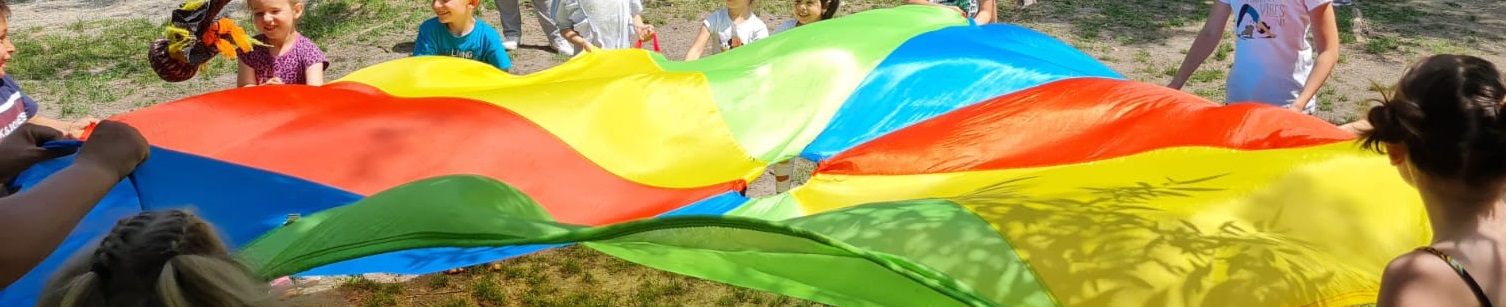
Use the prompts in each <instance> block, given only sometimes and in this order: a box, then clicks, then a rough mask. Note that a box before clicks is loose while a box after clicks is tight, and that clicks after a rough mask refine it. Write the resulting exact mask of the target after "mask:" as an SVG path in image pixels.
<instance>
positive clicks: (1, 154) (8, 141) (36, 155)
mask: <svg viewBox="0 0 1506 307" xmlns="http://www.w3.org/2000/svg"><path fill="white" fill-rule="evenodd" d="M61 139H63V132H62V131H58V130H57V129H53V128H50V127H46V126H41V125H35V124H23V125H21V127H20V128H18V129H16V132H14V133H11V134H10V135H8V136H6V137H5V139H3V140H0V183H5V184H6V185H9V184H10V182H11V181H13V180H16V177H17V176H20V175H21V173H22V172H25V171H26V169H28V168H31V166H32V165H36V164H37V163H41V162H42V161H47V160H51V159H55V158H58V157H62V156H66V155H69V154H73V152H74V150H73V149H72V148H55V149H48V148H43V147H42V144H46V143H47V142H51V141H54V140H61ZM8 191H9V189H3V190H0V196H3V195H6V194H9V193H8Z"/></svg>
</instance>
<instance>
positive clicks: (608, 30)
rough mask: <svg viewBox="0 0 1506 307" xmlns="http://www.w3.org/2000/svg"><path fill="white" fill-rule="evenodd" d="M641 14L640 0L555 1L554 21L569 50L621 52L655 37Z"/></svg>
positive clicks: (651, 28)
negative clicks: (570, 48)
mask: <svg viewBox="0 0 1506 307" xmlns="http://www.w3.org/2000/svg"><path fill="white" fill-rule="evenodd" d="M642 13H643V2H642V1H641V0H627V1H622V0H556V1H555V10H554V21H555V24H556V25H557V26H559V29H560V36H561V37H564V38H565V40H567V41H570V44H571V45H573V47H574V50H572V51H588V52H589V51H594V50H595V49H597V48H604V49H624V48H633V46H634V45H635V44H634V42H636V41H642V40H645V39H648V38H649V37H652V36H653V35H654V26H652V25H648V24H644V23H643V16H642V15H641V14H642ZM575 53H578V52H572V54H575Z"/></svg>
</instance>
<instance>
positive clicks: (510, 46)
mask: <svg viewBox="0 0 1506 307" xmlns="http://www.w3.org/2000/svg"><path fill="white" fill-rule="evenodd" d="M502 48H503V49H507V50H508V51H512V50H518V40H517V39H504V40H502Z"/></svg>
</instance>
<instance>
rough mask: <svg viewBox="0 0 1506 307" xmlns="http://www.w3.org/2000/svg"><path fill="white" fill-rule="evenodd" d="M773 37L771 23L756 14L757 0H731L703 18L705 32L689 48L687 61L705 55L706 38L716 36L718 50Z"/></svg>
mask: <svg viewBox="0 0 1506 307" xmlns="http://www.w3.org/2000/svg"><path fill="white" fill-rule="evenodd" d="M765 37H769V26H768V25H767V24H764V23H763V20H761V19H758V16H757V15H754V14H753V0H727V7H726V8H722V9H720V10H716V11H714V12H711V14H709V15H706V19H704V20H702V21H701V33H700V34H696V36H695V42H694V43H691V44H690V50H689V51H686V52H685V60H686V61H694V60H696V59H700V58H701V52H702V51H703V50H704V48H706V40H707V39H708V38H709V39H715V40H716V42H717V45H718V46H720V49H717V50H718V52H722V51H727V50H731V49H732V48H737V47H741V46H742V45H746V44H751V43H753V42H754V41H757V40H760V39H764V38H765Z"/></svg>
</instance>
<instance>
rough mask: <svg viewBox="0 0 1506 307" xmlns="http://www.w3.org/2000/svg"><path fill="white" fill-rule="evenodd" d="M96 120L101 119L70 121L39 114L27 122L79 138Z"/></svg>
mask: <svg viewBox="0 0 1506 307" xmlns="http://www.w3.org/2000/svg"><path fill="white" fill-rule="evenodd" d="M96 121H99V119H96V118H92V117H90V118H83V119H79V120H76V121H71V122H68V121H62V120H57V119H53V118H51V117H44V116H37V117H32V118H31V119H29V120H26V123H28V124H33V125H38V126H43V127H48V128H52V129H56V130H58V131H62V132H63V133H64V134H65V135H66V136H67V137H69V138H78V137H79V136H81V135H83V134H84V128H85V127H88V126H89V123H93V122H96Z"/></svg>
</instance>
